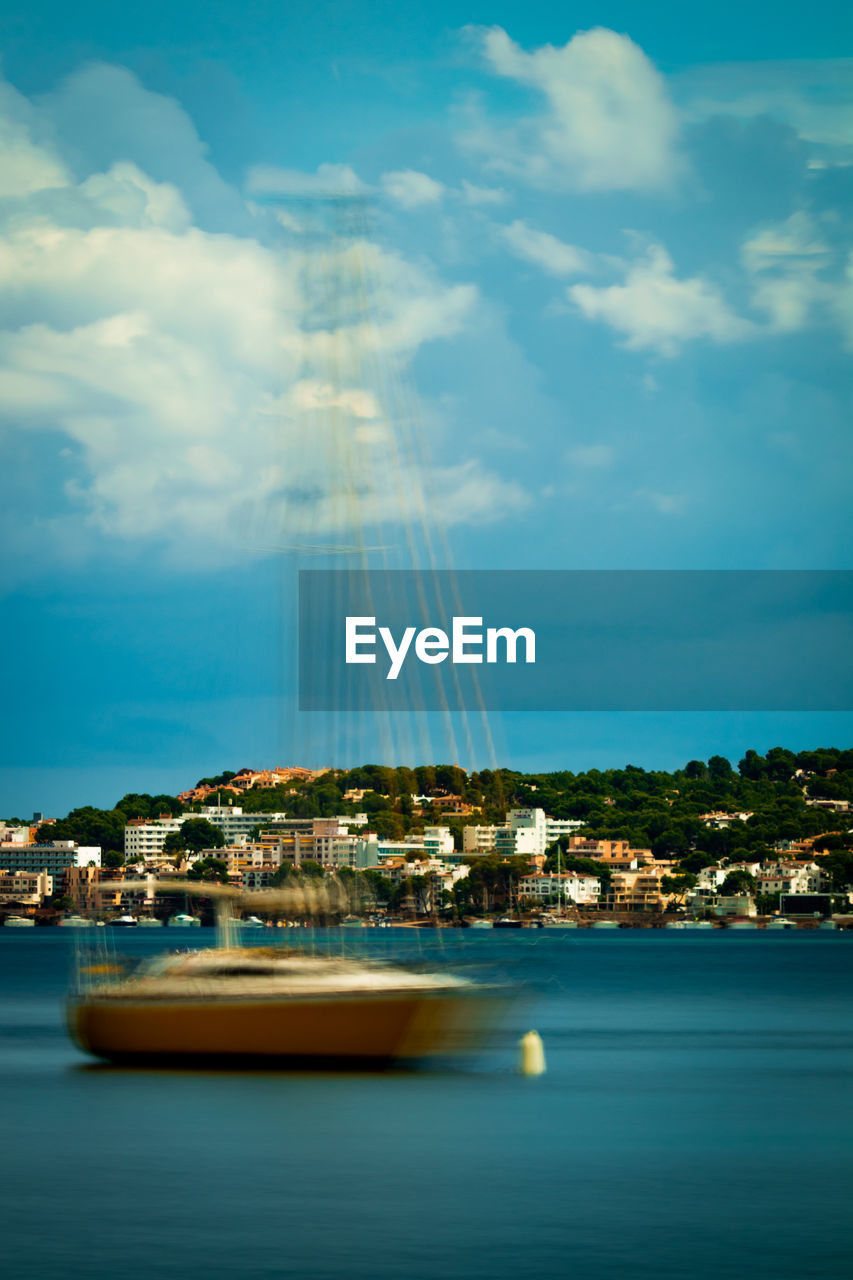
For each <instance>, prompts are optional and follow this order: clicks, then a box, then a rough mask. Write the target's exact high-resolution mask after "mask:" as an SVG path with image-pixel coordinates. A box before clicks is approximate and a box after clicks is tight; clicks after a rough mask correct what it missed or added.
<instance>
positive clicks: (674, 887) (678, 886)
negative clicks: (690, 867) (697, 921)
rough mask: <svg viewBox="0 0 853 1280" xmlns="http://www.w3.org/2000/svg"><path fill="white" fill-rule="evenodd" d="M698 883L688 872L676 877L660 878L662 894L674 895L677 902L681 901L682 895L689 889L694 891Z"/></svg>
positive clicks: (697, 878) (697, 879) (696, 877)
mask: <svg viewBox="0 0 853 1280" xmlns="http://www.w3.org/2000/svg"><path fill="white" fill-rule="evenodd" d="M698 883H699V877H698V876H694V875H692V874H691V873H690V872H689V871H688V872H682V874H681V875H677V876H661V879H660V887H661V889H662V890H663V892H664V893H672V894H675V896H676V898H678V899H679V900H683V899H684V895H685V894H686V893H687V892H688V891H689V890H690V889H695V888H696V885H697V884H698Z"/></svg>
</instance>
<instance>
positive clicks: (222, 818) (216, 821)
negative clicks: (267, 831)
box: [124, 804, 285, 862]
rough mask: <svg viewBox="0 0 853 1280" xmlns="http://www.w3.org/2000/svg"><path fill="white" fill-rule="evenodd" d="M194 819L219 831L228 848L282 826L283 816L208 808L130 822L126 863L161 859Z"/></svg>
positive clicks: (231, 807) (236, 808) (224, 807)
mask: <svg viewBox="0 0 853 1280" xmlns="http://www.w3.org/2000/svg"><path fill="white" fill-rule="evenodd" d="M190 818H204V819H205V821H207V822H212V823H213V825H214V826H215V827H219V830H220V831H221V832H222V835H223V838H224V840H225V843H226V844H237V843H238V842H239V841H240V840H241V839H243V840H245V839H247V838H248V835H249V833H250V831H251V830H252V828H253V827H257V826H266V825H267V823H270V822H280V821H283V820H284V818H285V814H283V813H244V812H243V810H242V808H240V806H239V805H225V804H223V805H204V806H203V807H202V809H201V812H200V813H182V814H179V815H178V817H176V818H148V819H145V820H144V821H138V820H137V821H134V822H129V823H128V824H127V826H126V827H125V829H124V857H125V861H126V862H138V861H139V860H140V859H141V858H152V857H159V856H160V855H161V854H162V852H163V844H164V842H165V840H166V836H168V835H169V834H170V833H171V832H173V831H180V829H181V827H182V826H183V824H184V823H185V822H187V821H188V820H189V819H190Z"/></svg>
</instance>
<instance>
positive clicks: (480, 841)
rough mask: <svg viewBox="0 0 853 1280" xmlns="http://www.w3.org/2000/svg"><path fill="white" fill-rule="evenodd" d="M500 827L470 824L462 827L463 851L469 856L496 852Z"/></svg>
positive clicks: (483, 855) (478, 856)
mask: <svg viewBox="0 0 853 1280" xmlns="http://www.w3.org/2000/svg"><path fill="white" fill-rule="evenodd" d="M499 830H500V828H499V827H484V826H480V827H478V826H470V827H463V828H462V852H463V854H464V855H465V856H466V857H468V858H480V857H485V856H486V855H487V854H490V853H494V851H495V840H496V838H497V834H498V831H499Z"/></svg>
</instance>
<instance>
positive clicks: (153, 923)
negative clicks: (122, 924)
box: [136, 916, 163, 929]
mask: <svg viewBox="0 0 853 1280" xmlns="http://www.w3.org/2000/svg"><path fill="white" fill-rule="evenodd" d="M136 923H137V924H138V925H139V927H140V929H162V928H163V921H162V920H158V919H157V917H156V916H140V917H139V919H138V920H137V922H136Z"/></svg>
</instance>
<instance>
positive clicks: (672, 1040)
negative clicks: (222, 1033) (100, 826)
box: [0, 929, 853, 1280]
mask: <svg viewBox="0 0 853 1280" xmlns="http://www.w3.org/2000/svg"><path fill="white" fill-rule="evenodd" d="M73 932H74V931H72V930H47V929H35V930H26V931H25V930H9V929H0V974H2V979H0V982H1V983H2V985H0V1088H2V1110H3V1123H2V1130H0V1133H2V1146H0V1161H2V1171H3V1191H2V1201H0V1203H2V1210H0V1212H2V1218H3V1222H2V1235H0V1242H1V1243H2V1256H3V1263H2V1265H3V1270H4V1273H5V1275H7V1276H10V1277H16V1278H17V1277H44V1276H50V1277H56V1278H57V1280H64V1278H66V1277H71V1278H76V1277H81V1278H83V1277H86V1278H87V1280H88V1278H89V1277H95V1278H99V1277H104V1278H106V1277H109V1278H110V1280H114V1278H115V1277H120V1278H127V1280H137V1277H138V1278H140V1280H141V1278H142V1277H145V1278H146V1280H150V1278H152V1277H155V1278H156V1277H166V1276H168V1277H173V1276H174V1277H180V1280H211V1278H216V1277H219V1276H228V1277H230V1278H233V1277H241V1278H242V1277H251V1278H254V1277H278V1276H287V1277H290V1276H293V1277H299V1278H300V1280H302V1278H304V1280H327V1278H328V1280H332V1277H334V1278H336V1280H337V1278H338V1277H341V1278H343V1277H347V1278H352V1280H362V1278H363V1280H368V1278H369V1280H386V1278H387V1280H403V1278H405V1280H433V1278H436V1280H437V1278H438V1277H441V1278H442V1280H454V1278H455V1277H471V1278H479V1277H483V1278H486V1277H488V1278H489V1280H494V1278H495V1277H531V1278H532V1277H539V1278H541V1280H550V1277H576V1278H577V1280H606V1278H609V1277H617V1276H618V1277H620V1278H624V1277H632V1278H636V1277H640V1278H643V1280H645V1277H648V1278H649V1280H651V1278H652V1277H654V1280H667V1278H668V1277H673V1278H674V1277H678V1278H679V1280H682V1278H683V1277H688V1276H689V1277H691V1278H692V1280H704V1278H705V1277H712V1276H713V1277H738V1278H740V1277H743V1276H747V1275H748V1276H750V1277H764V1276H766V1277H773V1278H774V1280H780V1278H781V1280H787V1278H788V1277H790V1278H791V1280H794V1278H796V1280H802V1278H803V1277H811V1276H816V1277H818V1276H819V1277H824V1276H826V1277H828V1276H835V1275H841V1274H846V1273H847V1270H848V1265H849V1256H850V1254H849V1243H850V1233H851V1223H850V1211H849V1203H850V1192H851V1189H853V1102H851V1071H853V1019H852V1018H851V1012H853V998H851V989H852V988H853V984H851V977H853V933H847V934H833V933H807V934H806V933H797V934H791V933H779V934H775V935H773V934H763V933H751V934H743V933H741V934H734V933H721V932H715V933H712V934H689V933H677V932H675V933H674V932H663V931H636V932H635V931H627V930H621V931H619V932H618V933H615V932H614V933H605V932H601V933H593V932H590V931H580V932H575V933H565V934H558V933H552V932H548V933H547V934H546V933H538V932H537V933H533V932H528V931H523V932H521V933H511V934H507V933H490V932H485V931H484V932H482V933H479V932H477V933H470V932H468V931H465V932H459V931H442V933H441V934H440V935H434V934H433V935H431V936H430V937H429V938H427V937H425V936H423V935H419V934H413V933H411V932H409V931H403V930H393V931H392V930H387V931H374V930H371V931H369V934H368V933H367V931H365V934H355V933H349V934H348V936H347V937H346V945H347V947H348V948H354V947H362V946H364V947H367V948H369V949H371V950H372V951H375V952H376V953H378V954H383V955H398V956H400V957H401V958H404V959H409V960H411V959H418V958H422V959H427V958H430V957H438V958H439V959H441V961H442V962H443V963H452V964H454V965H457V966H468V965H473V966H478V967H479V966H482V967H483V969H484V970H485V971H486V972H489V973H492V974H494V975H496V976H500V977H504V978H509V979H512V980H514V981H517V982H520V983H523V984H525V987H526V989H527V992H528V994H527V997H526V1001H525V1002H524V1003H523V1004H521V1005H520V1006H519V1007H518V1008H517V1009H516V1010H515V1011H514V1012H513V1013H512V1015H511V1021H510V1025H509V1026H508V1027H507V1029H506V1032H505V1034H504V1035H503V1036H502V1038H501V1040H500V1042H499V1043H498V1044H496V1045H495V1047H494V1048H493V1049H490V1050H489V1051H488V1052H487V1053H485V1054H484V1055H482V1056H481V1057H480V1058H479V1059H478V1060H476V1061H475V1062H470V1063H468V1064H466V1066H465V1067H464V1068H463V1069H459V1070H455V1071H449V1070H442V1071H436V1072H420V1073H412V1072H405V1073H404V1072H400V1073H389V1074H375V1075H372V1074H371V1075H343V1074H330V1075H316V1074H313V1075H312V1074H295V1073H292V1074H274V1073H263V1074H249V1075H240V1074H220V1073H214V1072H208V1073H203V1072H193V1073H178V1072H163V1071H151V1072H149V1071H126V1070H124V1071H122V1070H113V1069H110V1068H97V1067H95V1068H93V1067H89V1066H87V1064H86V1060H85V1059H84V1058H83V1057H82V1056H81V1055H80V1054H78V1053H77V1051H76V1050H75V1049H74V1048H73V1047H72V1046H71V1044H70V1043H69V1042H68V1040H67V1038H66V1035H65V1031H64V1026H63V1022H62V1013H61V1002H62V997H63V995H64V991H65V987H66V982H67V976H68V969H69V958H70V955H71V952H72V950H73V938H72V934H73ZM305 932H306V933H307V931H305ZM300 934H302V931H300ZM211 936H212V935H210V934H209V933H208V931H207V930H203V931H198V930H195V931H187V932H186V933H183V932H181V933H178V931H176V930H169V932H168V933H166V932H159V931H155V930H145V931H134V932H132V933H127V932H125V933H122V934H121V935H120V939H119V940H118V942H117V945H119V946H120V947H121V948H123V949H125V950H128V951H133V952H136V953H139V954H144V953H149V952H155V951H158V950H161V949H163V948H164V947H165V946H167V945H168V946H179V945H185V946H199V945H207V944H208V943H209V940H210V937H211ZM167 940H168V941H167ZM261 940H263V941H266V940H267V935H263V936H262V939H258V941H261ZM304 940H305V939H304V936H301V937H300V941H304ZM319 940H320V941H326V942H327V943H328V942H330V941H331V944H332V945H336V946H337V947H340V945H341V940H342V935H341V934H340V933H339V932H338V933H336V934H335V935H334V936H333V935H331V934H330V935H327V936H326V938H325V939H319ZM530 1027H536V1028H537V1029H538V1030H539V1031H540V1032H541V1034H542V1037H543V1039H544V1042H545V1049H546V1053H547V1059H548V1072H547V1074H546V1075H545V1076H543V1077H541V1078H538V1079H523V1078H521V1077H519V1076H518V1075H516V1074H515V1072H514V1062H515V1050H514V1043H515V1041H516V1040H517V1038H518V1037H519V1036H520V1035H521V1034H522V1033H523V1032H524V1031H525V1030H527V1029H529V1028H530Z"/></svg>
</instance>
